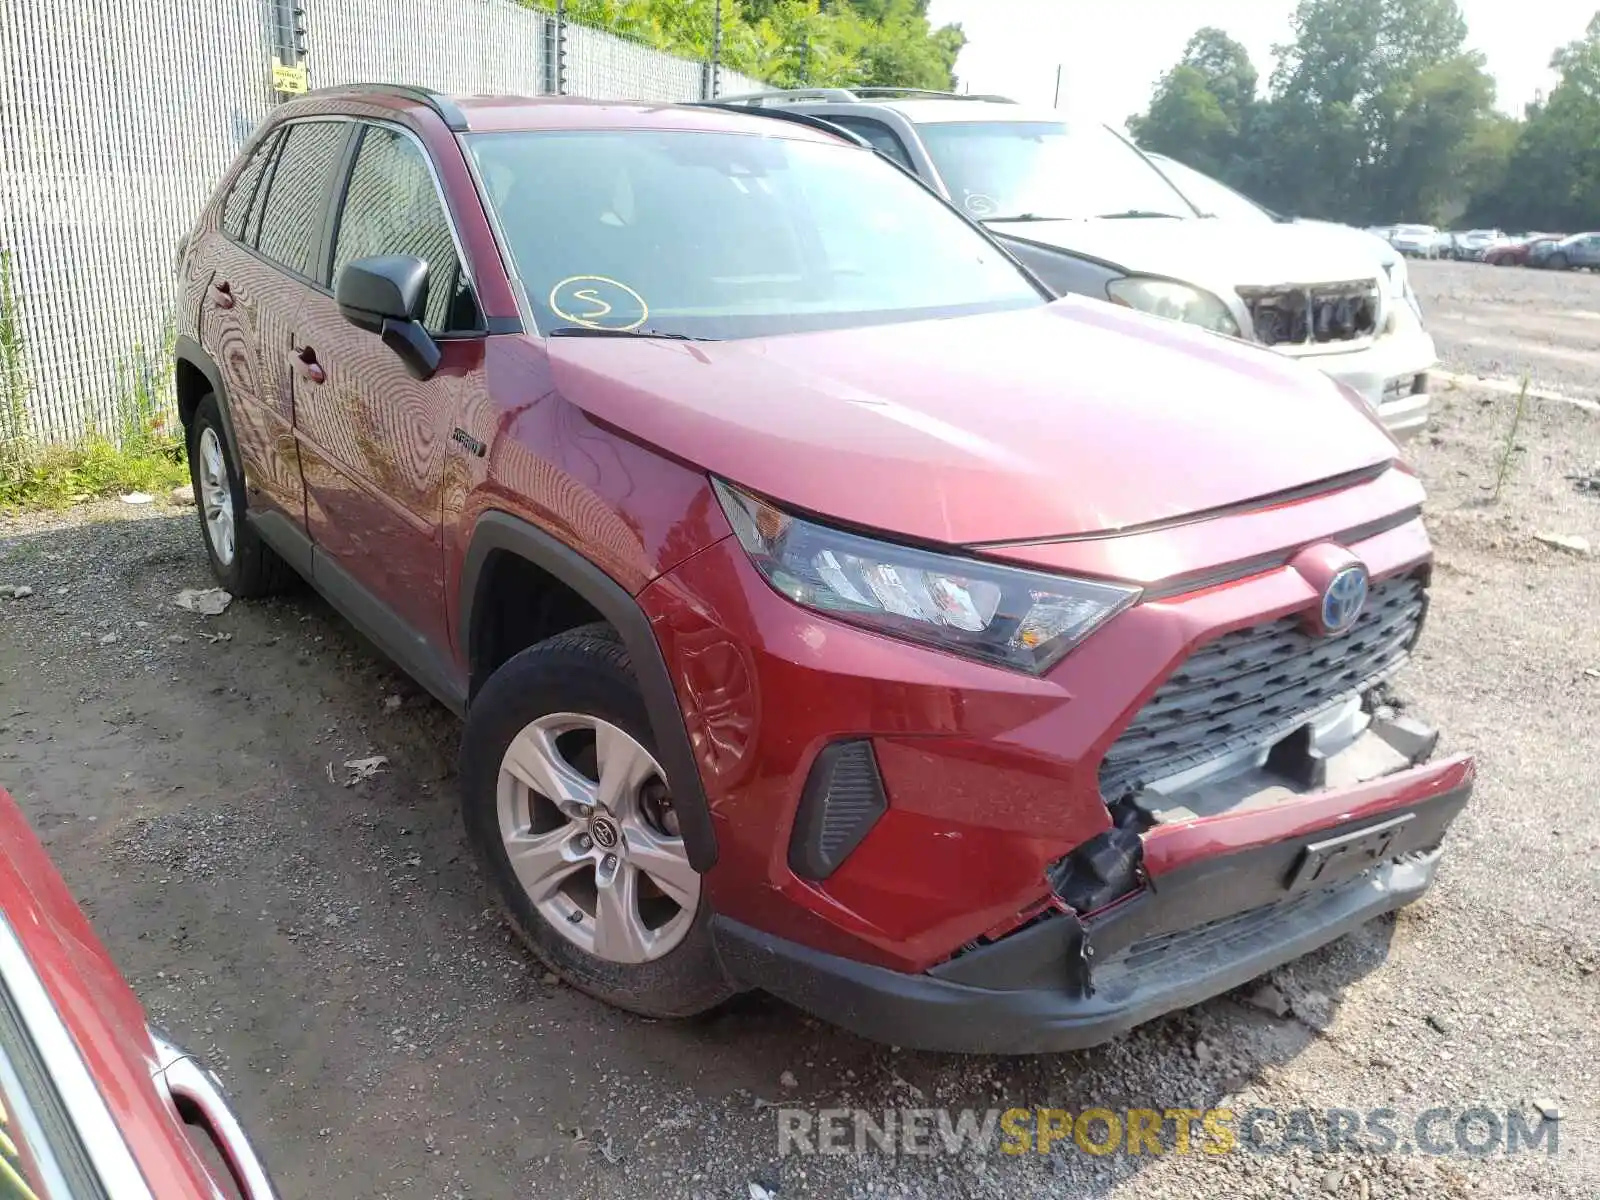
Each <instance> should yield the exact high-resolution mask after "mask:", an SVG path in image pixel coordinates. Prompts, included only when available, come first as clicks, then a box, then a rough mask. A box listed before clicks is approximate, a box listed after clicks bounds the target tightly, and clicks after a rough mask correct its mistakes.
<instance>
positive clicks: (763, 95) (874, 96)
mask: <svg viewBox="0 0 1600 1200" xmlns="http://www.w3.org/2000/svg"><path fill="white" fill-rule="evenodd" d="M896 98H904V99H930V100H986V101H988V102H989V103H991V104H1015V103H1016V101H1015V100H1013V99H1011V98H1010V97H1009V96H973V95H966V94H963V93H961V92H939V91H934V90H933V89H931V88H903V87H858V88H773V89H771V90H769V91H764V92H742V93H740V94H739V95H737V96H718V97H717V101H718V103H721V104H744V105H749V106H751V107H760V106H761V105H763V104H792V103H794V102H796V101H802V100H828V101H832V102H834V103H843V104H852V103H857V102H860V101H862V100H889V99H896Z"/></svg>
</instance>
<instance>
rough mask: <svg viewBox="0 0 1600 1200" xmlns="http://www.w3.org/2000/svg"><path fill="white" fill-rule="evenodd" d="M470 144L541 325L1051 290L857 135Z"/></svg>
mask: <svg viewBox="0 0 1600 1200" xmlns="http://www.w3.org/2000/svg"><path fill="white" fill-rule="evenodd" d="M467 142H468V145H469V147H470V149H471V153H472V156H473V159H474V162H475V164H476V166H477V168H478V174H479V177H480V178H481V180H482V182H483V188H484V191H485V192H486V193H487V196H488V200H489V203H490V204H491V206H492V207H493V208H494V210H495V212H496V214H497V216H498V218H499V222H500V225H501V229H502V231H503V233H504V236H505V240H506V243H507V246H508V248H509V250H510V253H511V257H512V259H513V260H514V261H515V265H516V270H517V273H518V275H519V276H520V278H521V282H522V285H523V288H524V290H525V291H526V293H527V296H528V300H529V303H530V304H531V305H532V306H533V310H534V314H535V317H536V319H537V321H538V325H539V328H540V329H541V330H542V331H544V332H545V333H550V332H552V331H555V330H564V331H566V332H573V331H591V330H605V331H610V332H626V331H635V332H638V333H655V334H664V335H675V336H682V337H698V338H717V339H722V338H742V337H759V336H765V335H769V334H782V333H794V332H800V331H804V330H816V329H840V328H848V327H852V326H861V325H872V324H882V323H886V322H893V321H910V320H919V319H925V318H933V317H953V316H963V315H967V314H972V313H981V312H992V311H995V310H998V309H1003V308H1020V307H1026V306H1031V305H1037V304H1043V303H1045V301H1046V298H1045V297H1044V296H1043V295H1041V293H1040V292H1039V291H1038V290H1037V289H1036V288H1035V287H1034V286H1033V284H1032V283H1030V282H1029V280H1028V278H1027V277H1026V276H1025V275H1024V274H1023V273H1022V272H1021V271H1019V270H1018V269H1017V267H1016V266H1015V265H1014V264H1013V263H1012V262H1011V261H1010V260H1009V259H1008V258H1007V257H1006V256H1005V254H1003V253H1002V252H1001V251H1000V250H998V249H997V248H996V247H995V246H994V245H992V244H991V243H990V242H989V240H988V239H987V238H985V237H984V236H983V235H982V234H981V233H980V232H978V231H977V230H975V229H973V228H972V227H971V226H970V225H969V224H967V222H965V221H963V220H962V219H961V218H960V216H958V215H957V214H956V213H953V212H951V211H950V210H949V209H948V208H947V207H946V206H945V205H943V204H941V203H940V202H939V201H938V200H937V199H935V198H934V197H933V196H930V195H929V194H928V193H927V191H926V190H925V189H924V188H923V187H922V186H921V185H920V184H918V183H917V182H916V181H915V180H913V179H911V178H910V177H909V176H907V175H906V174H905V173H904V172H902V171H900V170H898V169H896V168H895V167H893V166H891V165H889V164H888V163H885V162H883V161H882V160H881V159H879V158H878V157H877V156H876V155H874V154H872V153H871V152H869V151H866V150H862V149H859V148H856V147H851V146H846V145H843V144H835V143H829V142H814V141H807V140H800V139H797V138H789V137H758V136H753V135H750V134H743V133H717V132H691V131H682V130H666V131H647V130H638V129H630V130H615V131H612V130H601V131H581V132H569V131H561V132H548V131H546V132H536V133H488V134H476V135H472V136H470V137H469V138H468V139H467Z"/></svg>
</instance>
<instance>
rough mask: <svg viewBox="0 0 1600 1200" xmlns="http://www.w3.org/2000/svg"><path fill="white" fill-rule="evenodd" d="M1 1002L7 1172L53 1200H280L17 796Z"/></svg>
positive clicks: (2, 836)
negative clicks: (103, 940)
mask: <svg viewBox="0 0 1600 1200" xmlns="http://www.w3.org/2000/svg"><path fill="white" fill-rule="evenodd" d="M0 992H3V994H4V999H5V1000H6V1001H7V1003H6V1004H5V1005H0V1098H3V1100H4V1105H3V1111H4V1116H5V1120H4V1121H3V1122H0V1125H3V1129H0V1131H3V1132H4V1133H5V1135H6V1138H7V1139H9V1142H10V1147H9V1149H10V1150H14V1151H15V1153H11V1154H6V1153H0V1171H10V1172H12V1173H13V1175H14V1176H15V1177H17V1178H20V1179H21V1180H22V1181H23V1182H24V1183H25V1184H26V1185H27V1186H28V1187H29V1189H31V1190H32V1192H33V1193H34V1194H35V1195H37V1196H38V1197H39V1198H40V1200H63V1197H67V1196H90V1195H103V1196H106V1197H108V1198H109V1200H124V1198H127V1200H133V1198H136V1197H148V1198H154V1200H190V1198H193V1200H214V1198H217V1197H240V1198H242V1200H270V1198H271V1197H272V1195H273V1192H272V1188H271V1185H270V1184H269V1182H268V1180H267V1176H266V1172H265V1170H264V1169H263V1168H262V1166H261V1162H260V1160H259V1159H258V1158H257V1157H256V1154H255V1151H254V1150H253V1149H252V1148H251V1147H250V1144H249V1141H248V1140H247V1139H246V1138H245V1136H244V1134H243V1132H242V1131H241V1129H240V1128H239V1125H238V1122H237V1121H236V1120H235V1119H234V1117H233V1115H232V1113H231V1112H230V1111H229V1110H228V1108H227V1105H226V1104H225V1103H224V1102H223V1099H222V1096H221V1093H220V1091H219V1090H218V1088H217V1085H216V1081H215V1080H214V1078H213V1077H212V1076H211V1075H210V1073H209V1072H208V1071H206V1070H205V1069H204V1068H203V1067H201V1066H199V1065H198V1064H197V1063H196V1062H195V1061H194V1060H193V1059H192V1058H190V1057H188V1056H187V1055H185V1054H183V1053H182V1052H180V1051H178V1050H176V1049H174V1048H173V1047H172V1046H170V1045H168V1044H167V1043H166V1042H164V1041H163V1040H162V1039H161V1038H159V1037H157V1036H156V1035H155V1034H153V1033H151V1031H150V1028H149V1026H148V1025H147V1024H146V1023H145V1016H144V1011H143V1010H142V1009H141V1008H140V1007H139V1001H138V1000H137V999H136V998H135V997H134V994H133V992H132V991H131V990H130V989H129V988H128V985H127V983H126V982H125V981H124V980H123V978H122V975H121V974H120V972H118V970H117V967H116V964H115V963H113V962H112V961H111V957H110V955H109V954H107V953H106V950H105V947H104V946H102V945H101V944H100V941H99V939H98V938H97V937H96V936H95V933H94V930H93V929H92V928H90V926H89V922H88V921H87V920H86V919H85V917H84V915H83V913H82V911H81V910H80V909H79V908H78V906H77V904H76V903H74V901H73V899H72V895H71V893H70V892H69V891H68V890H67V886H66V884H65V883H63V882H62V880H61V876H60V875H59V874H57V872H56V869H55V867H54V866H53V865H52V864H51V862H50V859H49V856H48V855H47V854H46V853H45V851H44V848H43V847H42V846H41V845H40V844H39V842H38V839H37V838H35V837H34V835H33V831H32V830H30V829H29V828H28V824H27V821H26V820H24V818H23V816H22V814H21V812H20V811H19V810H18V808H17V806H16V803H15V802H14V801H13V800H12V798H11V796H10V795H9V794H8V793H7V792H6V791H5V790H4V789H0ZM202 1147H203V1149H202ZM14 1183H15V1180H13V1186H14ZM58 1189H59V1190H58ZM0 1194H3V1195H6V1196H16V1195H25V1194H26V1193H24V1192H21V1191H16V1190H13V1188H8V1187H6V1186H0Z"/></svg>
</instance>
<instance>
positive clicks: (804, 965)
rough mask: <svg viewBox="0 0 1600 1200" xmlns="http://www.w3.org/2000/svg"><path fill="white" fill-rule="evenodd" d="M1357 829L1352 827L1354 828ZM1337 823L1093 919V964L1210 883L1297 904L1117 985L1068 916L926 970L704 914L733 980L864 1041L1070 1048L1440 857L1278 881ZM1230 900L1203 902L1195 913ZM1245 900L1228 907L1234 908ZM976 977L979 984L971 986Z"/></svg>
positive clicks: (1384, 893) (1319, 937) (1364, 906)
mask: <svg viewBox="0 0 1600 1200" xmlns="http://www.w3.org/2000/svg"><path fill="white" fill-rule="evenodd" d="M1470 791H1471V787H1470V785H1466V786H1463V787H1461V788H1459V789H1456V790H1455V791H1452V792H1448V793H1444V794H1442V795H1440V796H1437V797H1434V798H1432V799H1430V800H1429V801H1426V802H1424V803H1423V804H1420V805H1415V806H1411V807H1408V808H1403V809H1398V810H1395V811H1393V812H1390V813H1385V814H1383V817H1382V818H1375V820H1378V819H1389V818H1392V817H1395V816H1398V815H1400V814H1402V813H1405V812H1412V813H1417V814H1418V816H1417V817H1416V818H1414V819H1413V820H1412V821H1410V822H1408V823H1407V828H1408V829H1410V828H1412V827H1416V828H1419V829H1420V828H1422V827H1423V826H1424V825H1425V824H1432V822H1431V821H1424V820H1423V818H1422V815H1421V814H1422V813H1423V812H1424V811H1425V810H1429V811H1431V812H1432V814H1433V815H1434V816H1437V817H1442V818H1443V819H1444V823H1445V824H1448V821H1449V818H1450V817H1453V816H1454V814H1455V813H1456V812H1458V811H1459V810H1460V808H1461V805H1462V804H1464V803H1465V802H1466V799H1467V797H1468V795H1469V794H1470ZM1361 824H1363V823H1361V822H1352V823H1351V828H1359V827H1360V825H1361ZM1343 829H1344V827H1342V826H1340V827H1335V830H1334V831H1343ZM1334 831H1329V830H1323V831H1319V832H1317V833H1314V834H1310V835H1307V836H1306V837H1303V838H1294V839H1289V840H1288V841H1286V842H1282V843H1277V844H1275V845H1274V846H1272V847H1267V848H1265V850H1270V851H1273V853H1271V854H1266V853H1264V852H1262V851H1252V852H1247V853H1244V854H1236V855H1229V856H1227V859H1223V860H1215V861H1216V862H1218V863H1223V862H1227V861H1228V860H1232V861H1231V863H1229V866H1230V867H1231V869H1232V870H1233V871H1235V872H1240V873H1242V874H1243V875H1245V876H1249V877H1254V878H1255V879H1256V880H1257V881H1258V884H1257V885H1252V886H1234V887H1232V888H1226V887H1225V885H1226V880H1225V878H1219V877H1217V876H1216V874H1215V873H1214V872H1195V873H1194V874H1192V875H1188V876H1187V877H1180V878H1169V879H1167V880H1166V882H1165V884H1164V886H1163V887H1162V889H1161V891H1160V894H1159V895H1160V898H1159V900H1158V901H1153V902H1152V904H1150V905H1147V906H1143V913H1144V915H1143V917H1142V918H1141V919H1139V920H1138V921H1133V922H1129V923H1128V924H1126V925H1121V924H1120V922H1119V926H1120V927H1119V928H1117V929H1116V930H1115V936H1112V931H1111V929H1110V927H1109V926H1107V925H1105V924H1103V923H1101V924H1100V928H1099V930H1098V934H1097V931H1096V928H1095V923H1091V926H1090V929H1089V933H1088V937H1089V938H1090V941H1091V944H1093V945H1095V946H1096V948H1097V949H1096V959H1100V958H1101V957H1102V956H1104V955H1106V954H1108V953H1112V952H1113V951H1112V950H1111V949H1110V947H1111V946H1112V945H1113V944H1114V943H1121V945H1123V946H1126V945H1128V944H1130V943H1131V942H1132V941H1133V940H1134V938H1135V937H1136V936H1141V935H1144V934H1148V933H1150V932H1152V931H1155V930H1158V929H1159V928H1160V927H1161V926H1163V925H1166V924H1168V921H1166V920H1152V919H1151V913H1156V914H1159V915H1164V916H1168V917H1175V916H1176V915H1177V914H1180V913H1187V914H1188V915H1187V917H1186V919H1185V921H1184V923H1183V925H1182V926H1181V928H1191V929H1192V928H1194V927H1196V926H1198V925H1201V924H1204V923H1205V921H1206V919H1207V918H1206V916H1205V914H1204V912H1203V911H1201V908H1199V907H1197V906H1196V902H1197V901H1201V900H1203V899H1204V898H1205V897H1206V895H1207V894H1208V893H1209V892H1211V891H1212V890H1213V889H1216V888H1218V887H1225V892H1226V894H1227V895H1229V896H1232V897H1235V898H1237V897H1242V896H1252V895H1257V894H1259V893H1260V892H1263V891H1265V890H1266V887H1267V886H1268V885H1270V886H1271V887H1272V888H1273V889H1275V894H1276V899H1279V900H1296V902H1295V903H1293V904H1292V905H1285V910H1284V913H1283V915H1282V918H1281V919H1279V920H1273V921H1270V922H1267V923H1265V924H1264V925H1263V927H1262V928H1261V930H1260V933H1259V936H1255V937H1252V938H1250V939H1249V940H1247V941H1245V942H1244V943H1242V944H1243V945H1244V946H1245V948H1244V949H1243V950H1240V949H1239V945H1240V943H1237V942H1236V943H1231V944H1230V947H1229V952H1228V953H1225V954H1204V953H1200V954H1192V953H1191V954H1186V955H1177V956H1173V957H1172V958H1171V959H1170V960H1167V961H1165V962H1164V961H1163V960H1161V959H1159V958H1158V959H1156V960H1154V961H1153V963H1152V965H1150V966H1149V967H1148V968H1146V969H1144V970H1141V971H1139V972H1138V973H1137V975H1136V976H1132V975H1129V974H1122V975H1120V976H1119V977H1118V979H1117V986H1115V987H1113V988H1109V989H1104V990H1102V991H1099V992H1094V993H1091V992H1090V991H1089V989H1088V988H1086V987H1084V986H1082V983H1083V979H1082V977H1081V968H1082V966H1083V960H1082V959H1081V958H1080V956H1079V952H1080V950H1081V948H1082V947H1081V943H1080V942H1079V940H1078V939H1079V938H1080V936H1082V931H1083V926H1081V925H1080V924H1079V923H1078V921H1077V920H1076V919H1075V918H1072V917H1070V916H1063V917H1062V918H1060V919H1052V920H1046V921H1041V922H1038V923H1036V924H1035V925H1033V926H1031V927H1029V928H1028V929H1026V930H1023V931H1022V932H1020V933H1017V934H1013V935H1012V936H1011V937H1009V938H1003V939H1001V940H1000V941H998V942H995V943H992V944H991V945H988V946H985V947H983V948H982V949H979V950H976V951H973V952H971V953H969V954H966V955H962V956H961V957H959V958H956V959H953V960H951V961H950V962H947V963H944V964H941V965H940V966H939V967H936V968H934V970H932V971H930V972H928V973H926V974H922V975H909V974H904V973H901V972H898V971H891V970H888V969H886V968H883V967H877V966H870V965H867V964H864V963H859V962H855V961H853V960H851V959H847V958H843V957H840V956H837V955H831V954H825V953H822V952H821V951H817V950H813V949H811V948H809V947H806V946H801V945H798V944H797V943H794V942H789V941H785V940H783V939H781V938H776V937H772V936H771V935H769V934H765V933H762V932H760V931H759V930H756V929H752V928H750V927H749V926H746V925H741V924H739V923H737V922H734V921H730V920H728V919H726V918H722V917H718V918H716V919H715V920H714V922H713V929H714V931H715V935H716V939H717V948H718V953H719V954H720V956H721V958H722V961H723V964H724V966H725V967H726V969H727V970H728V971H729V973H730V974H731V975H732V976H733V977H734V978H735V979H736V980H737V981H738V982H740V983H742V984H744V985H746V986H748V987H757V988H761V989H763V990H765V991H768V992H770V993H772V994H773V995H775V996H778V997H779V998H781V999H783V1000H787V1001H788V1002H789V1003H791V1004H794V1005H796V1006H797V1007H799V1008H802V1009H805V1010H806V1011H808V1012H811V1013H814V1014H815V1015H817V1016H819V1017H822V1018H823V1019H825V1020H828V1021H831V1022H833V1023H835V1024H837V1025H840V1026H842V1027H844V1028H845V1029H847V1030H849V1031H851V1032H852V1033H856V1034H859V1035H860V1036H862V1037H866V1038H871V1039H873V1040H875V1041H880V1042H887V1043H889V1044H891V1045H896V1046H902V1047H905V1048H907V1049H918V1050H933V1051H947V1052H954V1053H968V1054H1039V1053H1049V1052H1053V1051H1060V1050H1077V1049H1083V1048H1085V1047H1088V1046H1095V1045H1098V1044H1100V1043H1102V1042H1106V1041H1109V1040H1110V1039H1111V1038H1113V1037H1116V1036H1117V1035H1118V1034H1120V1033H1123V1032H1125V1031H1127V1030H1129V1029H1132V1028H1133V1027H1134V1026H1136V1025H1141V1024H1143V1023H1144V1022H1146V1021H1149V1020H1152V1019H1154V1018H1156V1017H1159V1016H1161V1015H1162V1014H1164V1013H1168V1012H1172V1011H1174V1010H1176V1009H1180V1008H1186V1007H1188V1006H1190V1005H1193V1004H1198V1003H1199V1002H1201V1001H1202V1000H1207V999H1210V998H1211V997H1213V996H1216V995H1219V994H1220V993H1222V992H1225V991H1227V990H1229V989H1230V988H1234V987H1238V986H1240V985H1241V984H1244V983H1247V982H1248V981H1250V980H1251V979H1254V978H1256V977H1257V976H1259V975H1262V974H1264V973H1266V972H1267V971H1270V970H1272V969H1273V968H1274V967H1277V966H1281V965H1282V964H1283V963H1286V962H1289V961H1290V960H1292V959H1295V958H1299V957H1300V956H1301V955H1303V954H1307V953H1309V952H1310V951H1312V950H1315V949H1317V948H1318V947H1319V946H1323V945H1326V944H1327V943H1328V942H1331V941H1333V940H1334V939H1335V938H1338V937H1341V936H1343V935H1344V934H1346V933H1349V932H1350V931H1352V930H1354V929H1357V928H1359V927H1360V926H1361V925H1363V924H1365V923H1366V922H1367V921H1370V920H1371V919H1372V918H1374V917H1377V916H1380V915H1382V914H1383V913H1387V912H1392V911H1394V910H1395V909H1397V908H1401V907H1404V906H1405V905H1407V904H1409V903H1411V902H1412V901H1413V900H1415V899H1417V898H1418V897H1419V896H1421V895H1422V893H1423V892H1425V891H1426V890H1427V888H1428V885H1429V884H1430V883H1431V882H1432V881H1433V876H1434V871H1435V869H1436V868H1437V865H1438V862H1439V859H1440V857H1441V853H1442V852H1441V851H1440V850H1439V849H1438V848H1436V847H1435V848H1432V849H1429V850H1427V851H1415V850H1412V851H1406V850H1404V849H1399V850H1397V853H1399V854H1401V855H1402V857H1399V858H1397V859H1395V860H1391V861H1388V862H1385V863H1382V864H1381V865H1379V866H1376V867H1374V868H1372V869H1371V870H1369V871H1367V872H1366V873H1364V874H1361V875H1358V876H1355V877H1354V878H1351V879H1347V880H1345V881H1344V882H1343V883H1340V884H1337V885H1334V886H1330V887H1328V888H1327V889H1325V890H1322V891H1319V892H1316V893H1303V892H1302V893H1294V892H1291V891H1289V890H1287V888H1286V887H1285V879H1284V877H1283V875H1282V874H1280V873H1279V866H1280V863H1281V862H1284V861H1292V860H1294V859H1295V858H1297V857H1298V856H1299V854H1300V853H1301V852H1302V850H1303V849H1304V847H1305V845H1306V844H1308V843H1310V842H1313V841H1318V840H1321V839H1324V838H1326V836H1327V835H1328V834H1329V833H1330V832H1334ZM1441 832H1442V831H1441ZM1226 903H1227V902H1224V901H1221V900H1213V901H1211V902H1209V903H1206V904H1205V905H1203V908H1206V909H1210V908H1216V907H1225V906H1226ZM1242 907H1243V906H1236V907H1234V908H1233V909H1232V910H1231V911H1233V912H1240V911H1242ZM1126 919H1127V918H1126V917H1124V918H1123V920H1126ZM1089 961H1095V960H1089ZM1075 976H1077V978H1075ZM979 979H984V980H985V984H984V985H980V984H979V983H977V982H975V981H976V980H979Z"/></svg>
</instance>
